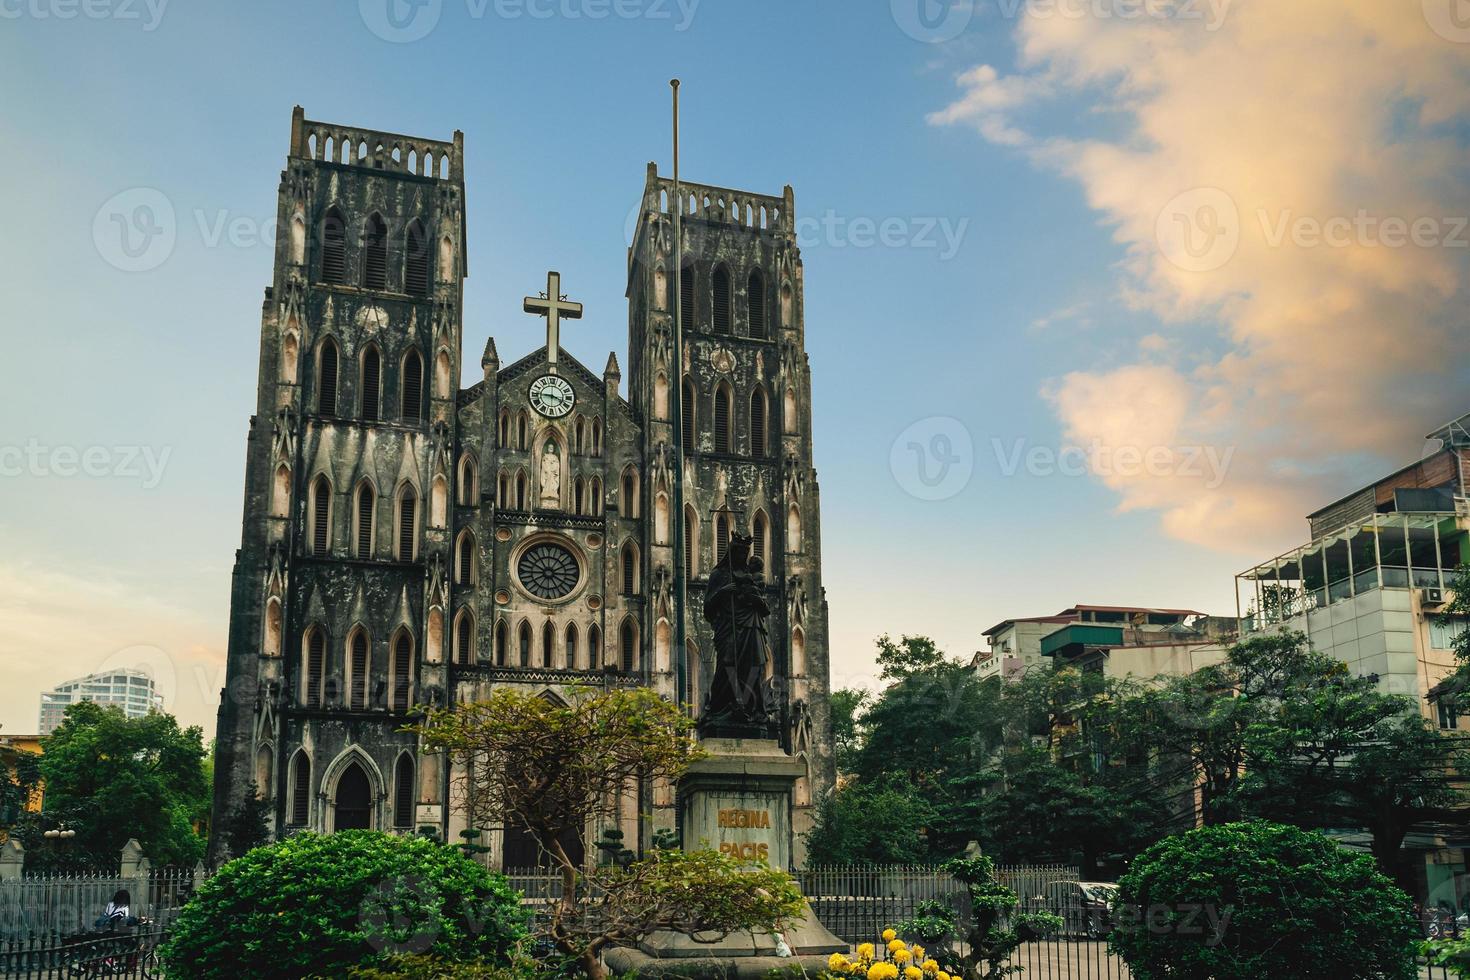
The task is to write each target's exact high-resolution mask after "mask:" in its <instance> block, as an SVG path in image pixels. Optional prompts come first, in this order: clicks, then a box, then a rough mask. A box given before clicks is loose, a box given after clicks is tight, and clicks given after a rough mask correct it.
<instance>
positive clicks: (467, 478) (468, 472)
mask: <svg viewBox="0 0 1470 980" xmlns="http://www.w3.org/2000/svg"><path fill="white" fill-rule="evenodd" d="M478 484H479V467H477V466H476V465H475V458H474V457H473V456H471V455H470V454H469V453H465V454H464V457H463V458H462V459H461V460H460V461H459V503H460V505H461V506H463V507H470V506H473V505H474V503H475V498H476V497H477V496H478V495H479V488H478Z"/></svg>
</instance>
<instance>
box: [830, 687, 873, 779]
mask: <svg viewBox="0 0 1470 980" xmlns="http://www.w3.org/2000/svg"><path fill="white" fill-rule="evenodd" d="M870 697H871V696H870V695H869V694H868V692H867V691H859V690H856V689H854V688H849V687H844V688H842V689H841V690H837V691H833V692H832V696H831V697H830V698H829V699H828V707H829V708H830V710H831V713H832V751H833V754H834V755H835V757H836V762H837V771H838V772H839V773H849V772H852V770H853V768H854V766H856V765H857V756H858V751H859V749H861V747H862V733H861V730H860V729H859V726H858V716H859V715H860V714H861V713H862V710H863V709H864V708H866V707H867V705H868V701H869V699H870Z"/></svg>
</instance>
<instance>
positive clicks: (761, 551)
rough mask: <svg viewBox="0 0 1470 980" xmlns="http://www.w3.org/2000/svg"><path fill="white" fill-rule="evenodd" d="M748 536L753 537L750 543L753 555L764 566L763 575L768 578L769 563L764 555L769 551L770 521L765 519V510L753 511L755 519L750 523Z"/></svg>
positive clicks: (769, 571) (769, 572)
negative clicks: (752, 541)
mask: <svg viewBox="0 0 1470 980" xmlns="http://www.w3.org/2000/svg"><path fill="white" fill-rule="evenodd" d="M750 536H751V537H752V538H754V539H755V541H754V544H753V545H752V550H753V551H754V553H755V557H757V558H759V559H760V560H761V563H762V564H764V565H765V566H766V569H765V575H766V577H767V578H769V577H770V574H771V563H770V561H769V560H768V559H767V557H766V556H767V555H769V554H770V553H771V522H770V520H769V519H767V517H766V512H765V511H763V510H758V511H756V512H755V520H754V521H753V522H752V523H751V525H750Z"/></svg>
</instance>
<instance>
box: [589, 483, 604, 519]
mask: <svg viewBox="0 0 1470 980" xmlns="http://www.w3.org/2000/svg"><path fill="white" fill-rule="evenodd" d="M588 488H589V489H588V498H587V504H588V508H587V509H588V513H590V514H591V515H592V516H593V517H601V516H602V480H600V479H598V478H597V477H595V476H594V477H593V478H592V482H591V483H590V484H588Z"/></svg>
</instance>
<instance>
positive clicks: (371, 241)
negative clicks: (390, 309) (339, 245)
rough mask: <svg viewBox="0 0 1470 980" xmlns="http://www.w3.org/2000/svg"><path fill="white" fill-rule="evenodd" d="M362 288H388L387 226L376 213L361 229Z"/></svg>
mask: <svg viewBox="0 0 1470 980" xmlns="http://www.w3.org/2000/svg"><path fill="white" fill-rule="evenodd" d="M362 288H364V289H379V290H381V289H387V288H388V226H387V224H385V223H384V222H383V216H382V215H380V214H377V213H376V212H374V213H373V214H370V215H368V219H367V223H366V224H364V225H363V228H362Z"/></svg>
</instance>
